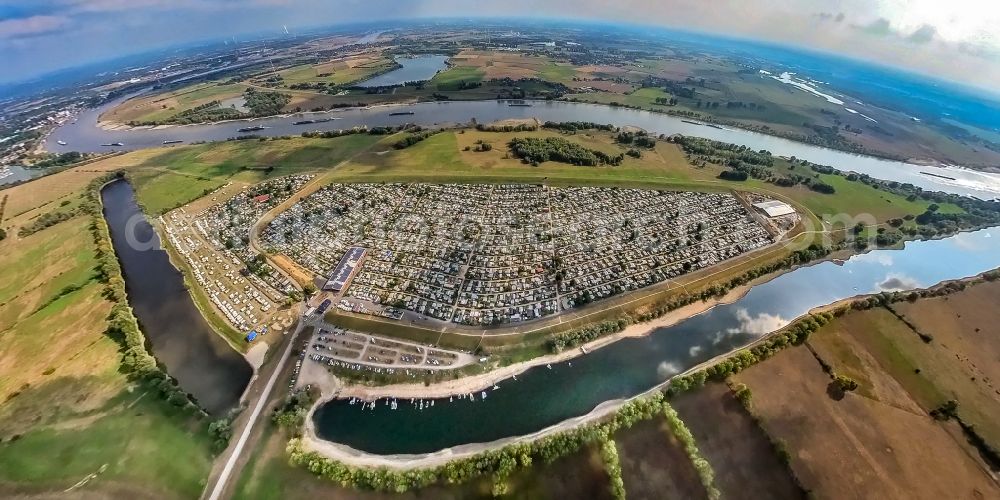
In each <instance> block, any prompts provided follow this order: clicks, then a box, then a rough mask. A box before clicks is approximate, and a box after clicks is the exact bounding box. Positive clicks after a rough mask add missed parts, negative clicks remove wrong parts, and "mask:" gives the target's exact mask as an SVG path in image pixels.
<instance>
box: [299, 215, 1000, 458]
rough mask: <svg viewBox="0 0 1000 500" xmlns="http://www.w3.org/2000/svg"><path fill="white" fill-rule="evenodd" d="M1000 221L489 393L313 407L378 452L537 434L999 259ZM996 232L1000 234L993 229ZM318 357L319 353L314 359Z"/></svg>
mask: <svg viewBox="0 0 1000 500" xmlns="http://www.w3.org/2000/svg"><path fill="white" fill-rule="evenodd" d="M998 229H1000V228H993V229H987V230H980V231H976V232H972V233H962V234H958V235H955V236H952V237H950V238H946V239H941V240H931V241H917V242H910V243H907V244H906V246H905V248H904V249H902V250H875V251H872V252H870V253H867V254H863V255H858V256H855V257H853V258H851V259H850V260H849V261H847V262H846V263H844V264H843V265H837V264H835V263H833V262H823V263H820V264H816V265H813V266H809V267H803V268H799V269H796V270H794V271H792V272H789V273H786V274H784V275H782V276H779V277H778V278H775V279H774V280H771V281H769V282H767V283H764V284H762V285H758V286H755V287H753V288H752V289H751V290H750V291H749V293H747V294H746V295H745V296H744V297H743V298H741V299H740V300H738V301H736V302H734V303H732V304H727V305H720V306H716V307H715V308H713V309H711V310H709V311H707V312H705V313H703V314H701V315H698V316H695V317H693V318H690V319H688V320H686V321H683V322H681V323H678V324H676V325H674V326H671V327H667V328H659V329H657V330H655V331H654V332H652V334H650V335H649V336H646V337H641V338H626V339H622V340H619V341H617V342H615V343H613V344H611V345H609V346H606V347H603V348H601V349H598V350H597V351H594V352H592V353H590V354H587V355H586V356H581V357H579V358H577V359H574V360H572V361H568V362H563V363H560V364H556V365H552V368H551V369H547V368H546V367H544V366H542V367H536V368H532V369H530V370H528V371H526V372H525V373H523V374H521V375H519V376H518V378H517V380H516V381H515V380H505V381H502V382H500V383H499V386H500V387H499V389H497V390H489V391H487V398H486V399H485V400H483V399H481V394H480V393H478V392H477V393H476V394H475V401H474V402H470V401H469V400H468V399H455V400H454V402H449V400H448V399H447V398H445V399H440V400H436V401H435V405H434V406H433V407H427V406H425V407H424V409H423V410H420V409H418V408H416V407H414V406H413V405H411V404H410V402H409V401H405V402H404V401H399V406H398V409H397V410H395V411H393V410H391V409H390V407H389V406H387V405H386V400H382V401H380V402H378V404H377V405H376V406H375V407H374V409H372V407H371V405H368V406H367V408H366V409H364V410H362V408H361V405H360V404H356V405H350V404H349V403H348V402H347V401H345V400H331V401H329V402H327V403H325V404H323V405H322V406H320V407H319V408H317V410H316V412H315V413H314V423H315V426H316V431H317V434H318V435H319V436H320V437H321V438H323V439H326V440H329V441H333V442H336V443H340V444H344V445H347V446H349V447H351V448H354V449H356V450H361V451H365V452H368V453H373V454H379V455H393V454H419V453H429V452H434V451H438V450H441V449H445V448H449V447H452V446H457V445H462V444H467V443H486V442H490V441H495V440H498V439H502V438H507V437H512V436H521V435H525V434H531V433H533V432H536V431H538V430H541V429H544V428H546V427H548V426H551V425H554V424H557V423H559V422H562V421H564V420H567V419H570V418H573V417H577V416H580V415H585V414H586V413H588V412H590V411H591V410H592V409H594V408H595V407H596V406H597V405H599V404H601V403H603V402H605V401H610V400H615V399H620V398H629V397H632V396H634V395H636V394H640V393H643V392H645V391H646V390H648V389H650V388H652V387H654V386H656V385H658V384H660V383H662V382H664V381H665V380H667V379H668V378H669V377H670V376H671V375H674V374H677V373H680V372H682V371H684V370H686V369H688V368H690V367H692V366H695V365H697V364H699V363H701V362H704V361H706V360H708V359H711V358H713V357H715V356H717V355H719V354H723V353H725V352H728V351H732V350H734V349H737V348H739V347H741V346H744V345H747V344H749V343H750V342H752V341H754V340H756V339H757V338H759V337H760V336H762V335H764V334H766V333H770V332H772V331H775V330H777V329H779V328H781V327H782V326H784V325H786V324H788V323H789V322H790V321H792V320H793V319H794V318H796V317H798V316H801V315H803V314H805V313H807V312H808V311H809V310H810V309H812V308H814V307H818V306H823V305H826V304H831V303H833V302H836V301H838V300H841V299H844V298H848V297H853V296H855V295H859V294H869V293H876V292H879V291H887V290H888V291H893V290H905V289H913V288H921V287H928V286H931V285H934V284H937V283H939V282H941V281H945V280H950V279H958V278H964V277H968V276H973V275H976V274H978V273H981V272H984V271H987V270H990V269H994V268H997V267H1000V230H998ZM994 234H995V235H996V237H994ZM307 362H311V361H307Z"/></svg>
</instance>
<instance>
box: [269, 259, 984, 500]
mask: <svg viewBox="0 0 1000 500" xmlns="http://www.w3.org/2000/svg"><path fill="white" fill-rule="evenodd" d="M813 252H821V250H813ZM798 258H800V259H809V258H810V256H809V255H801V256H800V257H798ZM810 260H811V259H810ZM995 280H1000V270H996V271H990V272H987V273H984V275H983V280H982V281H995ZM965 286H966V285H965V283H964V282H954V283H948V284H944V285H941V286H938V287H935V288H933V289H929V290H922V291H919V292H912V293H910V294H904V293H900V292H895V293H882V294H879V295H875V296H873V297H869V298H867V299H860V300H857V301H855V302H854V303H852V304H851V306H849V307H840V308H837V309H835V310H834V311H832V312H828V313H822V314H817V315H810V316H806V317H804V318H802V319H800V320H798V321H796V322H794V323H792V324H790V325H788V326H787V327H785V328H784V329H782V330H781V331H779V332H777V333H775V334H772V335H770V336H768V337H767V338H766V340H764V341H762V342H759V343H758V344H756V345H754V346H753V347H751V348H748V349H743V350H740V351H738V352H736V353H734V354H733V355H731V356H728V357H726V358H724V359H722V360H720V361H718V362H716V363H714V364H712V365H710V366H708V367H706V368H704V369H702V370H698V371H696V372H693V373H690V374H686V375H680V376H676V377H674V378H673V379H672V380H671V381H670V384H669V385H668V387H667V388H666V390H665V391H662V392H661V391H654V392H653V393H651V394H650V395H648V396H643V397H639V398H636V399H633V400H632V401H629V402H628V403H626V404H624V405H623V406H621V407H620V408H619V409H618V410H617V411H615V412H614V413H612V414H611V415H609V416H608V417H606V418H605V419H603V420H602V421H601V422H595V423H590V424H586V425H583V426H580V427H577V428H574V429H569V430H566V431H562V432H558V433H555V434H551V435H548V436H545V437H543V438H541V439H538V440H536V441H533V442H520V443H515V444H511V445H508V446H505V447H503V448H500V449H497V450H488V451H485V452H483V453H480V454H477V455H474V456H471V457H467V458H461V459H457V460H454V461H451V462H449V463H447V464H444V465H441V466H438V467H433V468H427V469H412V470H393V469H388V468H385V467H381V468H374V469H372V468H364V467H353V466H350V465H347V464H344V463H341V462H338V461H336V460H332V459H329V458H326V457H323V456H321V455H319V454H318V453H316V452H307V451H305V450H304V449H303V448H302V443H301V440H299V439H293V440H291V441H290V442H289V445H288V448H287V451H288V453H289V457H290V462H291V463H292V464H293V465H298V466H303V467H306V468H307V469H308V470H309V471H311V472H313V473H314V474H316V475H318V476H321V477H326V478H328V479H331V480H333V481H336V482H337V483H339V484H340V485H342V486H345V487H355V488H360V489H371V490H377V491H392V492H397V493H402V492H406V491H409V490H411V489H416V488H423V487H426V486H430V485H432V484H435V483H446V484H461V483H464V482H467V481H469V480H471V479H474V478H476V477H481V476H484V475H491V474H492V477H493V493H494V494H495V495H498V496H499V495H502V494H505V493H506V492H507V484H506V479H507V478H508V477H509V476H510V474H512V473H513V472H515V471H516V470H518V469H520V468H526V467H530V466H531V465H532V464H534V463H535V461H537V460H542V461H543V462H544V463H552V462H554V461H555V460H557V459H559V458H561V457H563V456H566V455H568V454H570V453H574V452H576V451H578V450H579V449H580V448H582V447H583V446H589V445H593V444H599V445H600V446H601V449H600V451H601V456H602V459H603V460H604V461H605V467H606V469H607V470H608V471H609V475H610V476H611V477H612V486H611V487H612V493H613V494H614V495H616V497H617V498H621V496H618V495H619V494H621V495H624V484H623V483H618V482H617V481H615V479H614V478H615V477H616V476H620V463H619V465H615V463H616V462H617V460H615V459H614V458H615V457H613V456H612V453H611V448H609V443H610V446H611V447H612V448H613V443H614V442H613V441H612V440H611V439H610V436H612V435H614V434H615V433H616V432H618V431H620V430H623V429H628V428H630V427H632V426H633V425H634V424H636V423H638V422H640V421H644V420H648V419H651V418H654V417H655V416H659V415H662V416H665V418H666V420H667V422H668V424H669V426H670V428H671V430H672V432H673V433H674V435H675V436H676V437H677V438H678V440H679V441H680V442H681V443H682V444H683V445H684V449H685V452H686V453H687V455H688V456H689V458H691V460H692V463H693V464H694V467H695V469H696V470H697V472H698V475H699V479H700V480H701V482H702V484H703V486H704V487H705V490H706V492H707V493H708V495H709V498H713V499H717V498H719V496H720V494H719V491H718V489H717V488H716V486H715V484H714V471H713V469H712V467H711V464H710V463H708V461H707V460H706V459H705V458H704V457H703V456H702V455H701V452H700V451H699V449H698V447H697V444H696V442H695V440H694V437H693V435H692V434H691V432H690V430H689V429H688V428H687V426H686V425H685V424H684V422H683V421H682V420H681V419H680V417H679V415H678V414H677V412H676V411H675V410H673V408H671V407H670V406H669V404H668V403H667V401H666V400H667V398H668V397H671V396H674V395H677V394H679V393H681V392H684V391H687V390H690V389H693V388H696V387H700V386H702V385H704V383H705V382H706V381H707V380H709V379H712V380H720V381H721V380H724V379H726V378H727V377H728V376H729V375H731V374H733V373H738V372H739V371H742V370H744V369H746V368H749V367H750V366H753V365H754V364H756V363H759V362H761V361H763V360H765V359H767V358H769V357H771V356H772V355H774V354H775V353H777V352H778V351H780V350H781V349H784V348H787V347H789V346H794V345H800V344H802V343H803V342H805V341H806V339H807V338H808V337H809V335H810V334H811V333H813V332H815V331H816V330H818V329H819V328H821V327H822V326H823V325H825V324H827V323H828V322H829V321H830V320H832V319H833V318H834V317H835V316H840V315H843V314H845V313H846V312H847V311H849V310H850V309H864V308H868V307H876V306H878V305H882V304H886V303H889V302H891V301H899V300H915V299H914V298H913V297H920V296H938V295H944V294H948V293H953V292H955V291H958V290H962V289H964V288H965ZM733 391H734V394H735V396H736V397H737V398H738V399H739V400H740V401H741V402H742V403H743V404H744V406H746V407H747V408H748V409H749V407H750V400H751V393H750V389H749V388H747V387H746V386H745V385H743V384H737V385H736V386H735V387H734V388H733ZM955 408H957V404H955V405H952V406H951V407H948V406H946V407H945V409H943V410H940V411H938V412H936V416H937V415H939V416H940V418H953V416H954V415H955V414H957V413H956V411H955ZM773 444H774V445H775V449H776V450H777V451H778V453H779V455H780V456H782V457H783V458H782V460H783V462H785V463H787V462H788V460H789V458H790V457H789V455H788V453H787V451H784V447H783V446H782V444H781V443H780V442H779V443H773ZM782 452H783V453H782ZM614 455H615V456H616V455H617V449H615V452H614ZM616 471H617V474H616ZM619 486H620V488H619Z"/></svg>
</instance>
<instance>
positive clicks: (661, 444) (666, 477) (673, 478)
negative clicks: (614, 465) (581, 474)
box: [615, 418, 707, 499]
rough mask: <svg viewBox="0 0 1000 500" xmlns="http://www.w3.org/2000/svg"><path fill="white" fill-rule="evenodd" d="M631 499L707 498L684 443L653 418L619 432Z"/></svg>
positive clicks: (618, 437) (621, 453)
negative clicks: (685, 450)
mask: <svg viewBox="0 0 1000 500" xmlns="http://www.w3.org/2000/svg"><path fill="white" fill-rule="evenodd" d="M615 443H616V444H617V446H618V456H619V459H620V460H621V466H622V480H623V481H624V482H625V492H626V493H627V495H628V498H635V499H644V498H648V499H660V498H707V495H706V493H705V488H704V487H702V485H701V481H700V480H699V479H698V473H697V472H696V471H695V469H694V465H692V464H691V460H690V459H689V458H688V456H687V454H686V453H685V452H684V447H683V445H682V444H681V443H680V442H679V441H678V440H677V438H675V437H674V435H673V433H671V431H670V428H669V427H667V422H666V419H664V418H653V419H651V420H646V421H643V422H640V423H638V424H635V425H634V426H633V427H632V428H631V429H627V430H624V431H621V432H619V433H618V434H616V435H615Z"/></svg>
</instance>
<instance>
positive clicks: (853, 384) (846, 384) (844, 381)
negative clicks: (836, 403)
mask: <svg viewBox="0 0 1000 500" xmlns="http://www.w3.org/2000/svg"><path fill="white" fill-rule="evenodd" d="M833 383H834V384H835V385H836V386H837V388H838V389H840V390H841V391H845V392H846V391H853V390H855V389H857V388H858V382H857V381H855V380H854V379H852V378H851V377H848V376H847V375H836V376H834V377H833Z"/></svg>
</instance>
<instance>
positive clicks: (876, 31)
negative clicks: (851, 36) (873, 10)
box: [851, 17, 896, 36]
mask: <svg viewBox="0 0 1000 500" xmlns="http://www.w3.org/2000/svg"><path fill="white" fill-rule="evenodd" d="M851 27H852V28H854V29H856V30H858V31H860V32H862V33H865V34H868V35H873V36H889V35H893V34H895V33H896V32H895V31H893V29H892V24H891V23H889V20H888V19H886V18H884V17H880V18H878V19H876V20H874V21H872V22H870V23H868V24H860V25H859V24H854V25H851Z"/></svg>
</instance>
